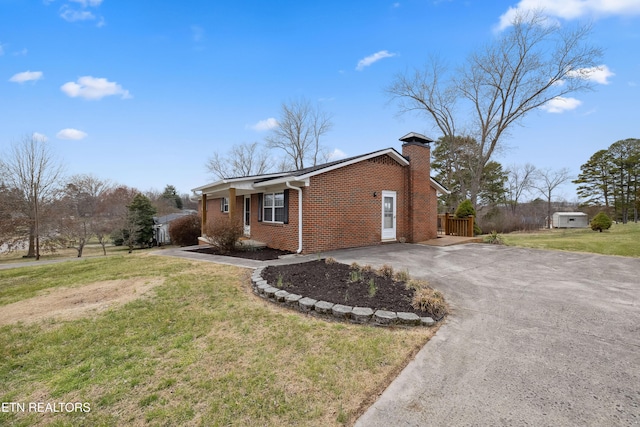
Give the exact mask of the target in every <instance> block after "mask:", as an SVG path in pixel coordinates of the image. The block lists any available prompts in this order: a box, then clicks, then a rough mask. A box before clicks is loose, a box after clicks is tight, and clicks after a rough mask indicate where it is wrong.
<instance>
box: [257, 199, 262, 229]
mask: <svg viewBox="0 0 640 427" xmlns="http://www.w3.org/2000/svg"><path fill="white" fill-rule="evenodd" d="M258 222H262V193H260V194H258Z"/></svg>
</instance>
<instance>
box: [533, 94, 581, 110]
mask: <svg viewBox="0 0 640 427" xmlns="http://www.w3.org/2000/svg"><path fill="white" fill-rule="evenodd" d="M580 104H582V101H580V100H578V99H575V98H565V97H562V96H556V97H555V98H553V99H552V100H550V101H549V102H547V103H546V104H544V105H543V106H542V107H540V108H541V109H542V110H544V111H546V112H548V113H564V112H565V111H569V110H573V109H576V108H578V106H580Z"/></svg>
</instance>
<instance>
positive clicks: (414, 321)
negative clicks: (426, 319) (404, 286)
mask: <svg viewBox="0 0 640 427" xmlns="http://www.w3.org/2000/svg"><path fill="white" fill-rule="evenodd" d="M397 316H398V321H399V322H400V324H402V325H419V324H420V316H418V315H417V314H415V313H404V312H398V313H397Z"/></svg>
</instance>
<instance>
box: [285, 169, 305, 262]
mask: <svg viewBox="0 0 640 427" xmlns="http://www.w3.org/2000/svg"><path fill="white" fill-rule="evenodd" d="M285 184H287V187H288V188H291V189H293V190H297V191H298V250H297V251H296V253H297V254H299V253H300V252H302V188H300V187H294V186H293V185H291V184H289V181H286V182H285Z"/></svg>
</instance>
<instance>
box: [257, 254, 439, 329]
mask: <svg viewBox="0 0 640 427" xmlns="http://www.w3.org/2000/svg"><path fill="white" fill-rule="evenodd" d="M263 268H265V267H258V268H256V269H255V270H254V271H253V273H252V274H251V284H252V288H253V292H254V293H255V294H256V295H258V296H260V297H262V298H265V299H268V300H272V301H273V302H275V303H279V304H281V305H284V306H286V307H289V308H293V309H296V310H298V311H300V312H302V313H307V314H318V315H321V316H325V317H327V316H330V317H332V318H333V319H334V320H341V321H349V322H352V323H358V324H363V325H364V324H371V325H375V326H394V325H401V326H433V325H434V324H435V323H436V322H435V320H433V319H432V318H431V317H420V316H418V315H417V314H415V313H406V312H395V311H385V310H376V311H373V309H371V308H369V307H351V306H348V305H342V304H334V303H332V302H327V301H318V300H315V299H313V298H309V297H305V296H302V295H297V294H292V293H289V292H287V291H285V290H283V289H278V288H276V287H273V286H271V285H269V284H268V283H267V281H266V280H264V279H263V278H262V276H261V274H262V269H263Z"/></svg>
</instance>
